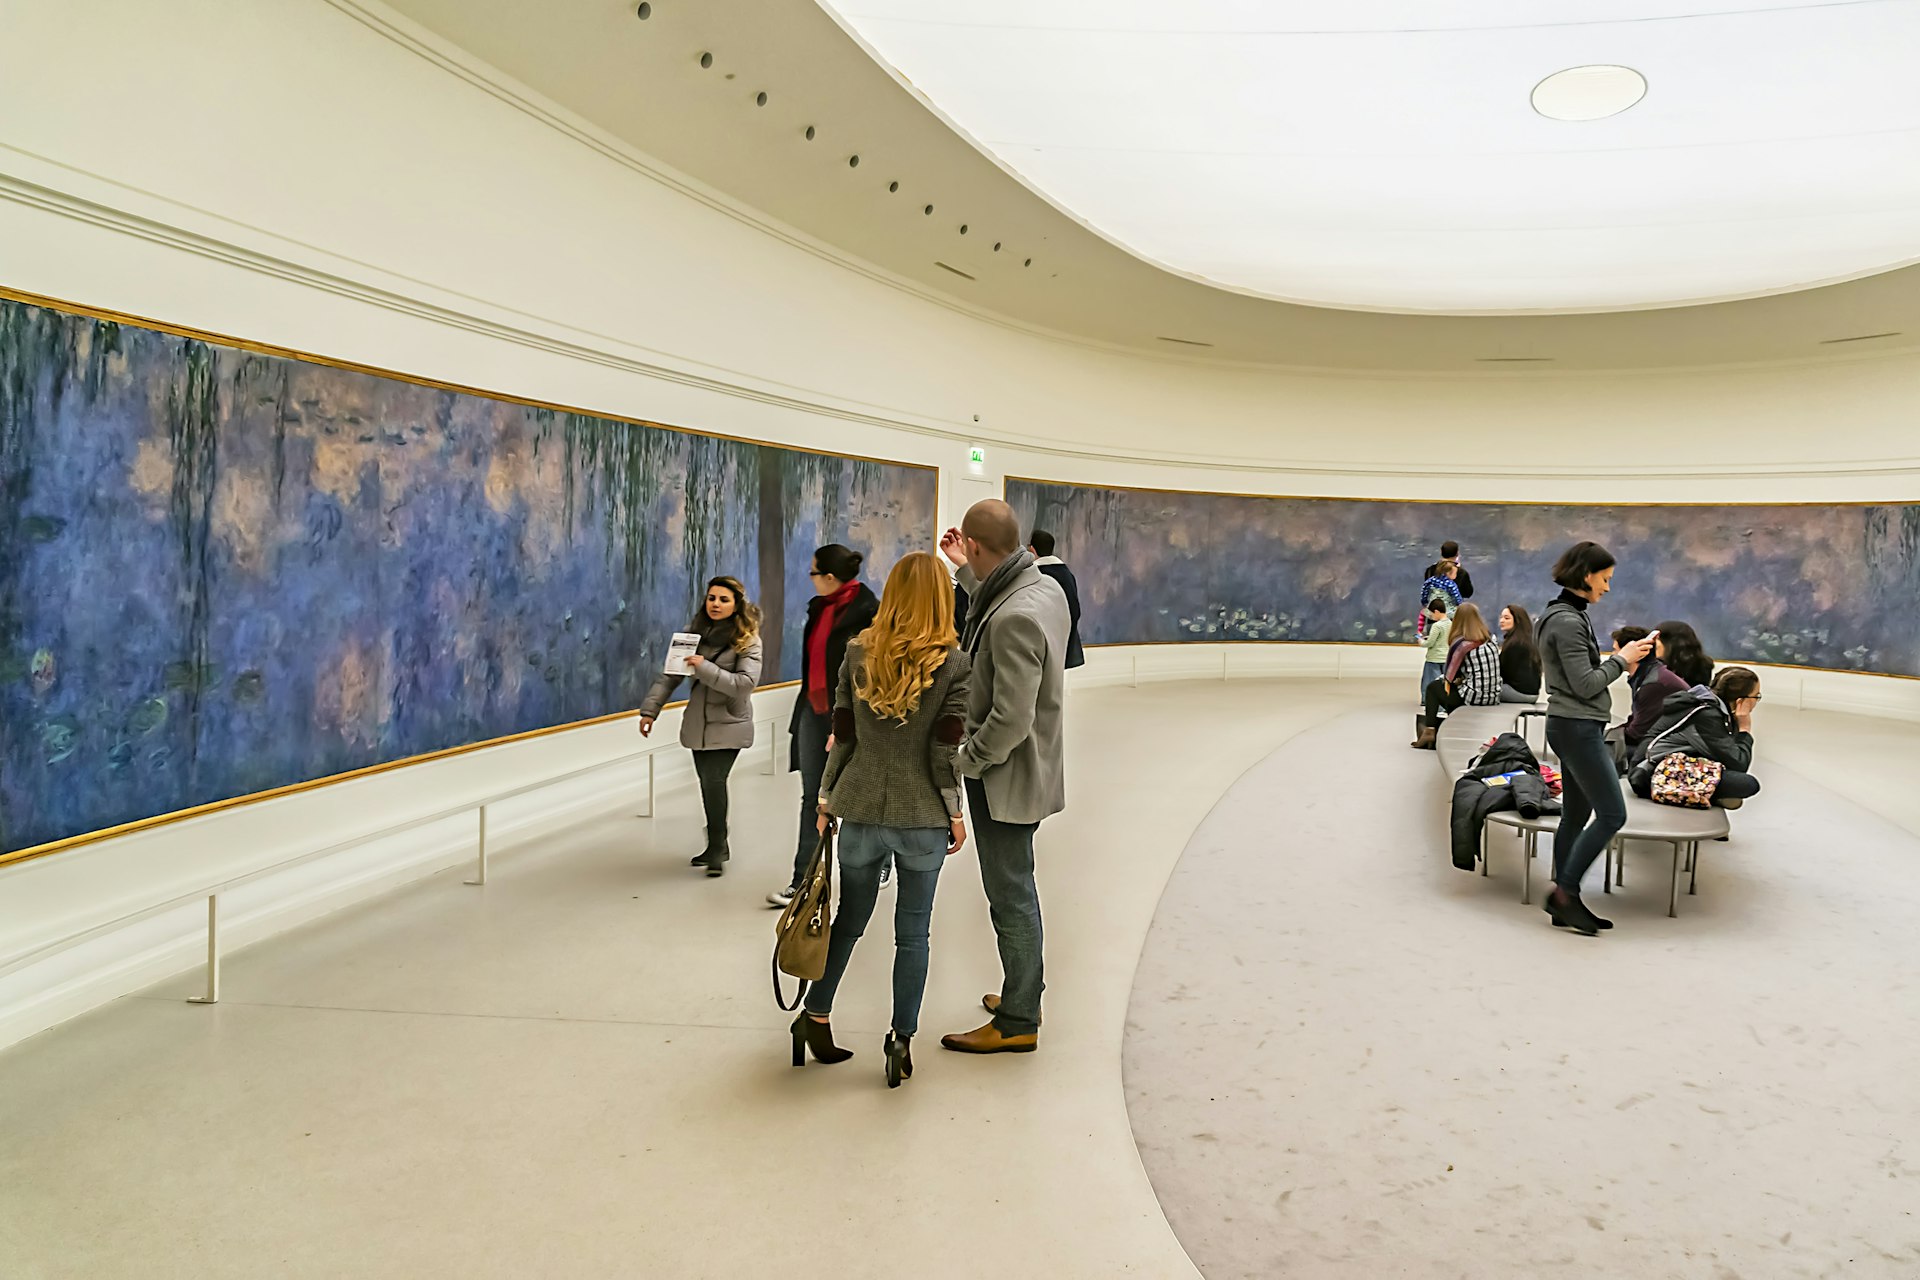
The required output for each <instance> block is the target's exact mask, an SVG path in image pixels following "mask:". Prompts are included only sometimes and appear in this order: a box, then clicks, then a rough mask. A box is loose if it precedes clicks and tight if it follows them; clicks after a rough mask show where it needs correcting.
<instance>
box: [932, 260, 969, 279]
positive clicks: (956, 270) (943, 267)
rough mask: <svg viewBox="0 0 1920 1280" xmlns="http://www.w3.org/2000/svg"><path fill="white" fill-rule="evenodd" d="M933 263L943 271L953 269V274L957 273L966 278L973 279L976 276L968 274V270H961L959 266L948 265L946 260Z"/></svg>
mask: <svg viewBox="0 0 1920 1280" xmlns="http://www.w3.org/2000/svg"><path fill="white" fill-rule="evenodd" d="M933 265H934V266H936V267H939V268H940V269H941V270H942V271H951V272H953V274H955V275H957V276H961V277H963V278H965V279H968V280H971V279H973V278H974V277H972V276H970V275H967V273H966V272H964V271H962V270H961V269H960V268H958V267H950V266H948V265H947V264H946V263H944V262H936V263H934V264H933Z"/></svg>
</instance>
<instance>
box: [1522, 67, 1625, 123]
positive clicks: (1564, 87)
mask: <svg viewBox="0 0 1920 1280" xmlns="http://www.w3.org/2000/svg"><path fill="white" fill-rule="evenodd" d="M1646 96H1647V79H1646V77H1645V76H1643V75H1641V74H1640V73H1639V72H1638V71H1635V70H1634V69H1633V68H1632V67H1568V68H1567V69H1566V70H1565V71H1556V72H1554V73H1553V74H1552V75H1550V76H1548V77H1547V78H1546V79H1545V80H1542V81H1541V82H1540V83H1539V84H1537V85H1535V86H1533V109H1534V110H1535V111H1538V112H1539V113H1540V114H1541V115H1543V116H1545V117H1546V118H1547V119H1549V120H1567V121H1582V120H1605V119H1606V118H1607V117H1608V116H1617V115H1619V114H1620V113H1621V112H1622V111H1625V110H1626V109H1627V108H1628V107H1631V106H1633V105H1634V104H1636V103H1637V102H1639V101H1640V99H1642V98H1644V97H1646Z"/></svg>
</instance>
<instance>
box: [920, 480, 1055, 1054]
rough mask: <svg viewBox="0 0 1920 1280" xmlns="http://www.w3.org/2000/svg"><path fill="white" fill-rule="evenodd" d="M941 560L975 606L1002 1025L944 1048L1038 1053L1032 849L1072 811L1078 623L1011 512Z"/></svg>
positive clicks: (977, 513)
mask: <svg viewBox="0 0 1920 1280" xmlns="http://www.w3.org/2000/svg"><path fill="white" fill-rule="evenodd" d="M940 550H941V552H942V553H944V554H945V555H946V557H947V558H948V559H949V560H951V561H952V562H953V563H954V564H955V565H956V566H957V567H958V568H959V571H960V572H959V578H960V585H961V586H962V587H964V588H965V589H966V592H967V595H968V596H969V597H970V602H969V607H968V611H967V626H966V631H965V632H964V634H962V636H961V638H960V643H961V647H962V648H963V649H965V650H966V651H967V653H968V654H969V655H970V656H971V657H972V660H973V684H972V687H971V690H970V692H969V703H968V708H967V738H966V741H965V742H963V743H962V744H961V746H960V750H959V753H958V754H957V755H956V757H955V763H956V764H957V765H958V767H959V770H960V774H961V776H962V777H964V778H965V779H966V787H967V804H968V808H969V809H970V810H971V811H972V815H973V829H974V838H975V843H976V845H977V847H978V851H979V857H980V880H981V883H982V885H983V886H984V887H985V889H986V892H987V905H988V908H989V909H990V911H991V913H992V916H993V931H994V934H995V935H996V937H997V938H998V940H999V944H1000V965H1001V970H1002V976H1001V984H1000V991H999V993H998V994H996V995H989V996H987V997H986V998H985V1000H984V1001H983V1002H982V1003H984V1004H985V1006H986V1008H987V1010H988V1012H990V1013H992V1014H993V1020H992V1021H991V1022H989V1023H987V1025H985V1026H983V1027H980V1028H979V1029H977V1030H974V1031H969V1032H965V1033H962V1034H957V1035H950V1036H945V1037H942V1039H941V1041H940V1043H941V1045H943V1046H944V1047H946V1048H948V1049H953V1050H955V1051H957V1052H960V1053H1031V1052H1033V1050H1034V1049H1036V1048H1038V1047H1039V1043H1040V993H1041V992H1042V991H1043V990H1044V989H1045V986H1046V984H1045V981H1044V964H1043V960H1042V955H1043V938H1042V931H1041V924H1040V892H1039V886H1038V885H1037V884H1036V882H1035V880H1034V862H1033V837H1034V833H1035V832H1036V831H1038V830H1039V827H1040V823H1041V822H1042V821H1043V820H1044V819H1046V818H1049V817H1051V816H1053V815H1054V814H1056V813H1059V812H1060V811H1061V810H1062V809H1064V808H1066V806H1067V787H1066V762H1065V747H1066V743H1065V730H1066V726H1065V722H1064V711H1065V702H1066V687H1067V673H1066V655H1067V641H1068V636H1069V634H1070V632H1071V629H1072V623H1071V620H1070V618H1069V616H1068V612H1067V597H1066V595H1065V593H1063V592H1062V591H1061V590H1060V586H1059V584H1058V583H1056V582H1055V581H1054V580H1053V579H1051V578H1049V577H1048V576H1047V575H1046V574H1044V573H1042V572H1040V570H1039V569H1037V568H1035V567H1034V555H1033V552H1031V551H1029V550H1027V549H1025V548H1023V547H1022V546H1021V545H1020V526H1019V522H1018V521H1017V520H1015V518H1014V514H1013V509H1012V508H1011V507H1009V506H1007V504H1006V503H1004V502H1001V501H999V500H998V499H988V500H986V501H984V502H977V503H975V504H974V505H973V506H972V507H971V508H970V509H969V510H968V511H967V514H966V518H965V519H964V520H963V521H962V522H961V526H960V528H958V529H949V530H947V532H946V534H945V536H943V537H942V538H941V539H940Z"/></svg>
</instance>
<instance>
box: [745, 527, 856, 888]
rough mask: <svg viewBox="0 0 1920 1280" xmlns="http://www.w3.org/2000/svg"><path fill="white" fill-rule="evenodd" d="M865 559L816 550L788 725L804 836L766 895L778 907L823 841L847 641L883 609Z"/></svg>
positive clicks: (848, 551) (832, 546) (849, 552)
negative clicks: (863, 577) (824, 794)
mask: <svg viewBox="0 0 1920 1280" xmlns="http://www.w3.org/2000/svg"><path fill="white" fill-rule="evenodd" d="M862 560H863V557H862V556H861V554H860V553H859V552H858V551H855V550H853V549H852V548H851V547H843V546H841V545H840V544H839V543H837V542H833V543H829V544H827V545H826V546H824V547H822V548H820V549H819V550H818V551H816V552H814V553H813V569H812V571H811V575H810V576H811V577H812V578H813V599H811V600H809V601H808V602H807V631H806V637H805V639H804V640H802V641H801V644H800V695H799V696H798V697H797V698H795V699H794V700H793V719H792V720H791V721H790V722H789V723H788V725H787V732H788V733H789V734H791V735H792V742H793V749H792V755H791V757H790V758H789V761H788V768H791V769H797V770H799V772H800V836H799V840H798V843H797V845H796V847H795V849H794V854H793V875H792V876H791V877H789V878H788V880H787V887H786V888H784V889H778V890H775V891H774V892H773V893H770V894H768V895H767V901H768V902H770V903H772V904H773V905H774V906H776V907H784V906H786V905H787V904H788V903H789V902H792V901H793V895H794V893H795V892H796V890H797V887H798V885H799V884H800V881H801V880H802V879H804V878H805V877H806V874H807V866H808V864H810V863H811V862H812V861H813V851H814V849H815V848H817V847H818V845H819V842H820V833H819V830H818V825H817V824H818V821H819V817H820V779H821V777H822V776H823V775H824V774H825V773H826V771H827V739H828V738H830V737H832V736H833V695H834V691H835V690H836V689H838V688H839V685H840V663H841V661H842V660H843V659H844V658H845V657H846V656H847V641H849V640H851V639H853V638H854V637H855V636H857V635H859V634H860V633H861V632H862V631H865V630H866V629H867V628H868V627H870V626H872V625H873V619H874V615H875V614H877V613H878V612H879V611H880V598H879V597H878V596H876V595H874V594H873V592H872V591H870V590H868V589H867V585H866V584H865V583H864V582H861V581H860V565H861V562H862Z"/></svg>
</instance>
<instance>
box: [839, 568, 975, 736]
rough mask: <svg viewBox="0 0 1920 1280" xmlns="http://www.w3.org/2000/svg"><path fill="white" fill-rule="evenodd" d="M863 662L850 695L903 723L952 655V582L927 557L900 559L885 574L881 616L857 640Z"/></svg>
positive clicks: (854, 678)
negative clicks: (854, 695) (885, 582)
mask: <svg viewBox="0 0 1920 1280" xmlns="http://www.w3.org/2000/svg"><path fill="white" fill-rule="evenodd" d="M859 641H860V647H861V648H862V649H863V650H865V661H864V662H862V663H861V664H860V667H859V669H858V670H856V671H855V672H854V673H853V689H854V692H855V693H856V694H857V695H858V696H859V698H860V700H861V701H862V702H865V703H866V704H867V705H868V706H869V707H872V708H873V712H874V714H875V715H879V716H891V717H893V718H895V719H898V720H899V721H900V722H901V723H903V724H904V723H905V722H906V719H907V717H908V716H910V715H912V714H913V712H914V710H915V709H916V708H917V707H919V705H920V696H921V695H922V694H924V693H925V692H926V691H927V690H928V689H929V688H930V687H932V685H933V677H934V675H935V673H937V672H938V671H939V670H940V668H941V667H942V666H943V665H944V664H945V663H946V661H947V657H948V655H949V654H951V653H952V652H953V648H954V634H953V582H952V580H951V579H949V578H948V577H947V571H946V570H945V569H944V568H942V567H941V565H940V562H939V560H937V559H935V558H934V556H933V554H932V553H931V552H927V551H915V552H913V553H912V554H910V555H906V556H902V557H901V558H900V562H899V563H898V564H896V565H894V566H893V570H892V571H891V572H890V573H888V574H887V585H886V589H885V590H883V591H882V592H881V593H880V611H879V612H878V613H877V614H875V615H874V619H873V625H872V626H870V627H868V628H867V629H866V630H865V631H862V632H861V633H860V636H859Z"/></svg>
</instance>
